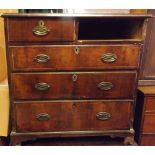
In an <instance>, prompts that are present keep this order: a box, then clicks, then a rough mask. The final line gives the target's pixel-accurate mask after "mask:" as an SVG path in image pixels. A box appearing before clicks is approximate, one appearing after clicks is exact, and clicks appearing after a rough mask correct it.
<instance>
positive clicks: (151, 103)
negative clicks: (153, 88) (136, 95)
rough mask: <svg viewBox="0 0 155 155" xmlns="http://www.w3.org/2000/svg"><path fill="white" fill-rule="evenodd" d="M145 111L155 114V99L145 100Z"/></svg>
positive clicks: (147, 98)
mask: <svg viewBox="0 0 155 155" xmlns="http://www.w3.org/2000/svg"><path fill="white" fill-rule="evenodd" d="M145 111H146V112H153V111H154V112H155V97H146V99H145Z"/></svg>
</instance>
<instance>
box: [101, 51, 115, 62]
mask: <svg viewBox="0 0 155 155" xmlns="http://www.w3.org/2000/svg"><path fill="white" fill-rule="evenodd" d="M101 60H102V61H103V62H107V63H112V62H115V61H116V60H117V55H116V54H114V53H105V54H103V55H102V57H101Z"/></svg>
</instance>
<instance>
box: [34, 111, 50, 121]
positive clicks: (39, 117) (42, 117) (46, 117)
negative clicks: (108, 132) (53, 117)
mask: <svg viewBox="0 0 155 155" xmlns="http://www.w3.org/2000/svg"><path fill="white" fill-rule="evenodd" d="M36 119H37V120H38V121H47V120H49V119H50V115H49V114H46V113H42V114H38V115H37V116H36Z"/></svg>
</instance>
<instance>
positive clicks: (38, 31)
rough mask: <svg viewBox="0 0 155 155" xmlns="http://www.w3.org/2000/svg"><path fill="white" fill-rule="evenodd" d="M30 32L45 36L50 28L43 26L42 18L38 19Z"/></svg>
mask: <svg viewBox="0 0 155 155" xmlns="http://www.w3.org/2000/svg"><path fill="white" fill-rule="evenodd" d="M32 32H33V33H34V34H35V35H37V36H45V35H47V34H48V33H49V32H50V30H49V29H48V28H47V27H46V26H45V23H44V21H43V20H39V21H38V25H37V26H36V27H35V28H34V29H33V31H32Z"/></svg>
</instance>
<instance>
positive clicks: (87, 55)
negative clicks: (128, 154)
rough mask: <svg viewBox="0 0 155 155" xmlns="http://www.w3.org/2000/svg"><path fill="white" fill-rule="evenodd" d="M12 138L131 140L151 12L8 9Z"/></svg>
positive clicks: (7, 38)
mask: <svg viewBox="0 0 155 155" xmlns="http://www.w3.org/2000/svg"><path fill="white" fill-rule="evenodd" d="M3 17H4V18H5V30H6V31H5V35H6V43H7V60H8V76H9V85H10V97H11V124H12V128H11V145H18V144H20V143H21V142H23V141H26V140H32V139H37V138H44V137H75V136H101V135H102V136H103V135H108V136H111V137H115V136H116V137H117V136H118V137H119V136H120V137H124V143H125V144H132V143H133V137H134V130H133V126H132V123H133V113H134V104H135V99H136V89H137V79H138V69H139V64H140V57H141V48H142V45H143V40H144V38H145V27H146V26H145V25H146V19H147V17H148V16H147V15H113V16H112V15H111V16H109V15H104V14H103V15H102V14H96V15H94V14H89V15H88V14H85V15H79V14H74V15H67V14H54V15H49V14H48V15H46V14H45V15H41V14H33V15H26V14H12V15H11V14H6V15H4V16H3Z"/></svg>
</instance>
